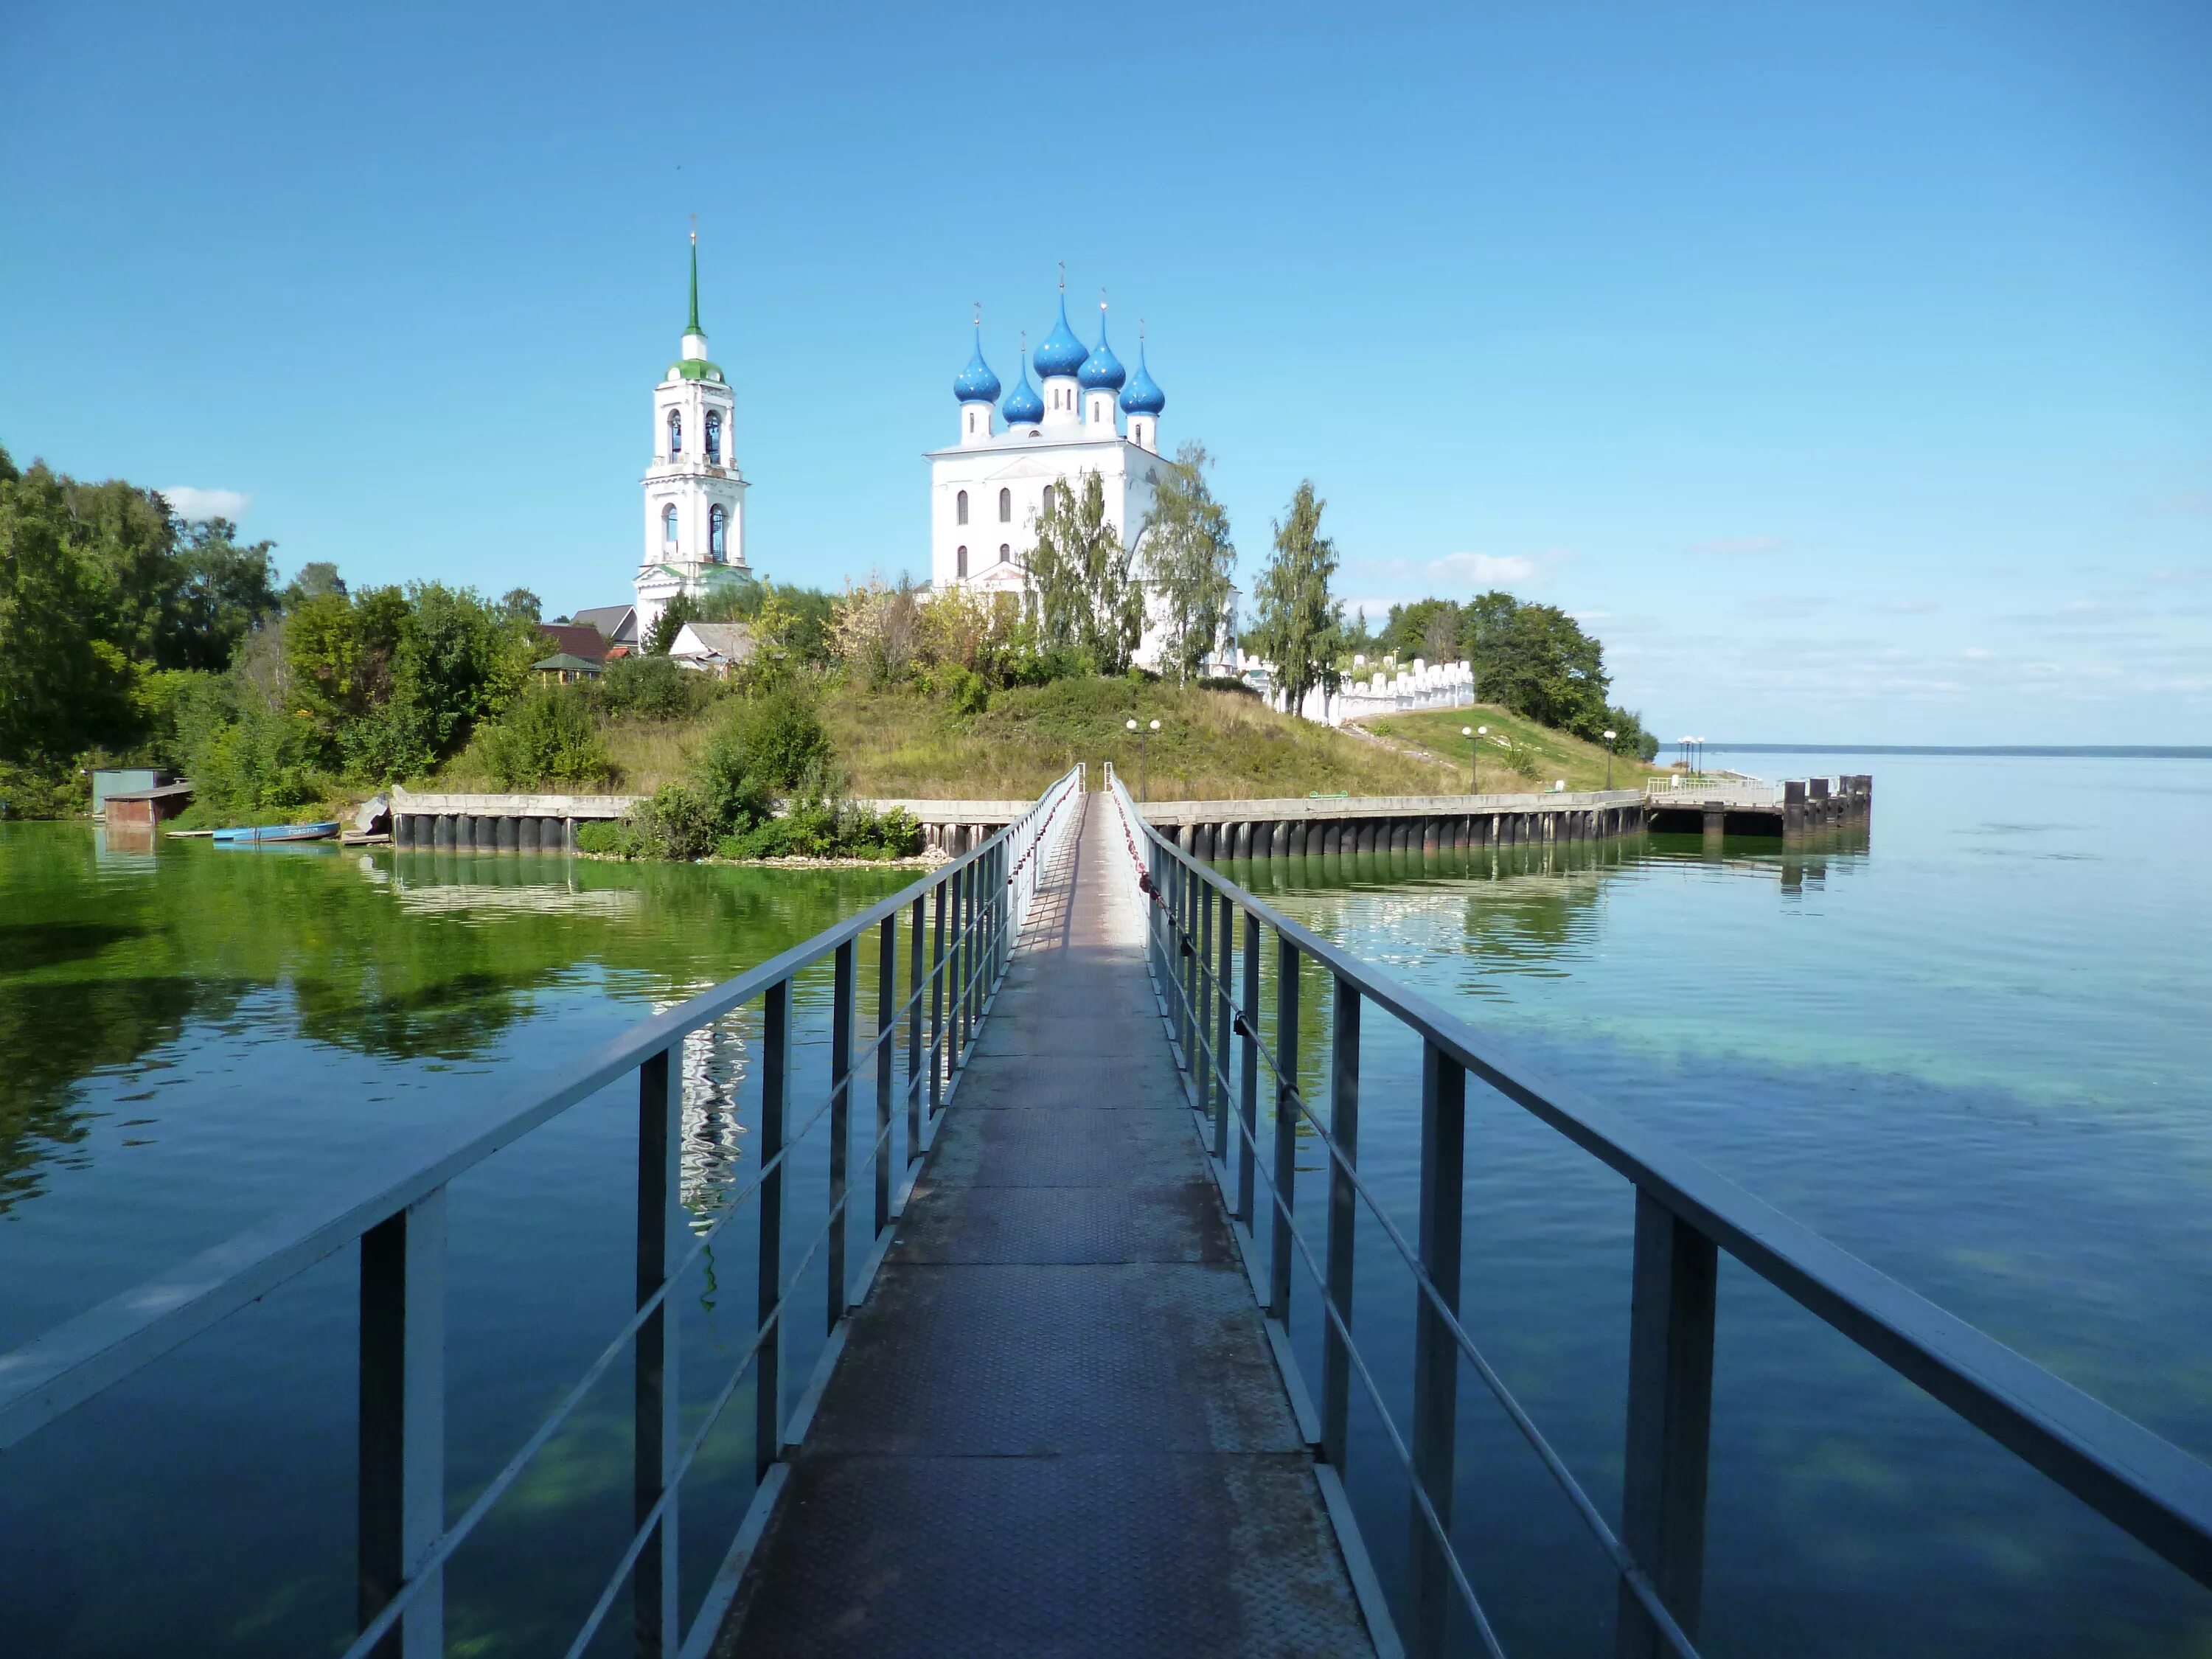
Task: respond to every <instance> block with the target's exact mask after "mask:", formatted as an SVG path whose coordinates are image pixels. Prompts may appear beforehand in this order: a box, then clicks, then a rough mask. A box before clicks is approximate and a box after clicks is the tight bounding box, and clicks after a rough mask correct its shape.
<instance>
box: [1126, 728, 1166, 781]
mask: <svg viewBox="0 0 2212 1659" xmlns="http://www.w3.org/2000/svg"><path fill="white" fill-rule="evenodd" d="M1122 724H1123V725H1125V726H1127V728H1128V729H1129V730H1130V731H1132V732H1135V733H1136V734H1137V799H1139V800H1150V799H1152V790H1151V787H1150V786H1149V785H1148V784H1147V782H1146V776H1145V739H1146V738H1147V737H1149V736H1151V735H1152V733H1153V732H1157V731H1158V730H1159V729H1160V723H1159V722H1158V720H1154V721H1153V722H1152V724H1151V725H1150V726H1139V725H1138V724H1137V723H1136V721H1134V720H1125V721H1123V722H1122Z"/></svg>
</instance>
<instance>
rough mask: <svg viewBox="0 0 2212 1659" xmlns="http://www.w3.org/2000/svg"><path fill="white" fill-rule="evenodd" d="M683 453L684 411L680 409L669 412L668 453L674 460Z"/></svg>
mask: <svg viewBox="0 0 2212 1659" xmlns="http://www.w3.org/2000/svg"><path fill="white" fill-rule="evenodd" d="M668 453H669V455H670V456H671V459H672V458H673V457H675V456H678V455H681V454H682V453H684V411H683V410H680V409H671V410H669V411H668Z"/></svg>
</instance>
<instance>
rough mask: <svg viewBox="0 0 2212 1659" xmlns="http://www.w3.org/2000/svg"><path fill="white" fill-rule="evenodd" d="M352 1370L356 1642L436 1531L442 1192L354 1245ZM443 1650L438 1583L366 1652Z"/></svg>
mask: <svg viewBox="0 0 2212 1659" xmlns="http://www.w3.org/2000/svg"><path fill="white" fill-rule="evenodd" d="M360 1358H361V1395H360V1400H361V1406H360V1411H361V1418H360V1422H359V1424H358V1425H357V1429H356V1433H357V1436H358V1439H359V1456H360V1462H359V1465H358V1469H359V1484H358V1486H357V1487H356V1503H357V1505H358V1510H357V1516H356V1527H357V1530H356V1534H355V1550H356V1571H357V1577H356V1591H355V1612H356V1617H357V1620H358V1623H356V1626H355V1628H356V1630H359V1629H363V1628H366V1627H367V1626H368V1622H369V1621H370V1620H372V1619H374V1618H375V1617H376V1615H377V1614H378V1613H381V1612H383V1611H384V1607H385V1604H386V1602H388V1601H391V1600H392V1597H393V1596H395V1595H398V1593H399V1590H400V1587H401V1586H402V1585H403V1584H404V1583H406V1582H407V1581H408V1579H410V1577H413V1576H414V1574H415V1572H416V1569H417V1567H418V1565H419V1564H420V1563H421V1561H422V1557H423V1555H424V1553H426V1552H428V1549H429V1547H430V1546H431V1545H432V1544H433V1543H435V1541H437V1538H438V1536H439V1534H441V1533H442V1532H444V1531H445V1529H446V1189H445V1188H443V1187H441V1188H437V1189H436V1190H435V1192H432V1193H429V1194H426V1195H424V1196H423V1197H422V1198H420V1199H417V1200H416V1201H415V1202H414V1203H413V1204H410V1206H407V1208H405V1209H404V1210H402V1211H400V1212H399V1213H398V1214H397V1215H395V1216H393V1217H392V1218H391V1219H389V1220H387V1221H381V1222H379V1223H378V1224H377V1225H375V1226H374V1227H372V1228H370V1229H369V1230H368V1231H367V1232H365V1233H363V1234H362V1238H361V1356H360ZM439 1576H440V1577H441V1578H442V1573H441V1574H440V1575H439ZM445 1650H446V1611H445V1587H444V1585H443V1583H440V1582H434V1583H428V1584H426V1585H425V1586H424V1587H423V1588H422V1591H421V1593H420V1594H418V1595H416V1598H415V1599H414V1601H411V1602H410V1603H409V1604H408V1606H407V1608H406V1610H405V1611H404V1613H401V1614H400V1615H399V1619H398V1624H397V1626H395V1627H394V1628H393V1630H392V1632H391V1633H390V1634H389V1635H388V1636H386V1638H384V1639H383V1640H382V1641H380V1642H379V1643H378V1644H377V1645H376V1648H375V1650H374V1651H375V1654H376V1659H433V1656H441V1655H443V1654H444V1652H445Z"/></svg>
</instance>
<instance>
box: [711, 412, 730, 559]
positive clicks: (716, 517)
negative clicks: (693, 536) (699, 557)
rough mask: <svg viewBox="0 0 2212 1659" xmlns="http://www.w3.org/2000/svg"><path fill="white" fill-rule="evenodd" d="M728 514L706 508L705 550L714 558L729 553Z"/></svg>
mask: <svg viewBox="0 0 2212 1659" xmlns="http://www.w3.org/2000/svg"><path fill="white" fill-rule="evenodd" d="M707 418H708V420H709V421H710V422H711V421H712V420H713V419H714V416H711V415H709V416H708V417H707ZM707 429H708V431H709V432H712V431H713V430H714V428H713V427H712V426H709V427H708V428H707ZM729 525H730V519H729V514H727V513H725V512H724V511H723V510H722V509H721V507H719V506H716V507H708V509H707V551H708V553H709V554H710V555H711V556H714V558H717V559H720V558H724V557H726V556H727V555H728V553H729Z"/></svg>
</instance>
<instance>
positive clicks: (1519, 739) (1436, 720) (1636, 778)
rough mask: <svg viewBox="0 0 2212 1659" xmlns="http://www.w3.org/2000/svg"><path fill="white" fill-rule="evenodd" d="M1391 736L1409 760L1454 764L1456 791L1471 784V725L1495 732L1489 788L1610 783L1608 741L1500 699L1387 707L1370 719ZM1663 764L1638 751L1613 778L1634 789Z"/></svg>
mask: <svg viewBox="0 0 2212 1659" xmlns="http://www.w3.org/2000/svg"><path fill="white" fill-rule="evenodd" d="M1365 724H1366V726H1367V727H1368V729H1369V730H1370V731H1371V732H1374V733H1375V735H1376V737H1378V738H1383V740H1384V741H1385V742H1388V743H1390V744H1394V745H1397V746H1399V747H1401V748H1402V749H1403V750H1405V751H1406V753H1407V757H1408V758H1409V759H1418V760H1420V761H1424V762H1425V763H1428V764H1430V765H1431V766H1435V765H1438V764H1449V766H1450V767H1451V769H1452V775H1453V777H1454V778H1455V780H1456V781H1455V782H1454V783H1453V785H1452V786H1451V787H1453V788H1454V789H1455V790H1459V789H1464V788H1466V787H1467V770H1468V750H1469V748H1470V747H1471V744H1472V740H1471V739H1469V738H1463V737H1462V736H1461V735H1460V729H1461V728H1462V726H1488V727H1489V728H1490V736H1489V738H1487V740H1486V742H1485V743H1484V745H1483V749H1482V775H1481V777H1480V780H1479V781H1480V784H1481V786H1482V792H1483V793H1485V794H1507V793H1516V792H1519V791H1522V790H1528V789H1549V788H1550V787H1552V785H1553V782H1554V781H1557V780H1559V779H1560V778H1565V780H1566V781H1567V787H1568V788H1570V789H1602V788H1603V787H1605V769H1606V754H1605V745H1604V744H1601V743H1585V742H1583V739H1582V738H1572V737H1569V736H1568V735H1567V734H1566V733H1565V732H1554V731H1553V730H1552V728H1551V727H1549V726H1539V725H1537V724H1536V722H1535V721H1534V720H1530V719H1529V718H1528V716H1527V715H1525V714H1511V713H1509V712H1508V711H1507V710H1505V709H1503V708H1498V706H1497V704H1495V703H1482V704H1479V705H1478V706H1476V707H1474V708H1443V709H1434V710H1431V711H1428V712H1425V713H1423V714H1383V715H1380V716H1377V717H1376V718H1375V719H1373V720H1368V721H1366V722H1365ZM1654 770H1655V768H1652V767H1649V766H1646V765H1644V763H1642V762H1641V761H1639V760H1638V759H1637V758H1636V757H1634V756H1632V755H1615V756H1614V757H1613V787H1615V788H1617V789H1633V788H1635V787H1638V785H1639V784H1641V783H1642V781H1644V778H1645V777H1646V776H1648V775H1650V774H1651V773H1652V772H1653V771H1654Z"/></svg>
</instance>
